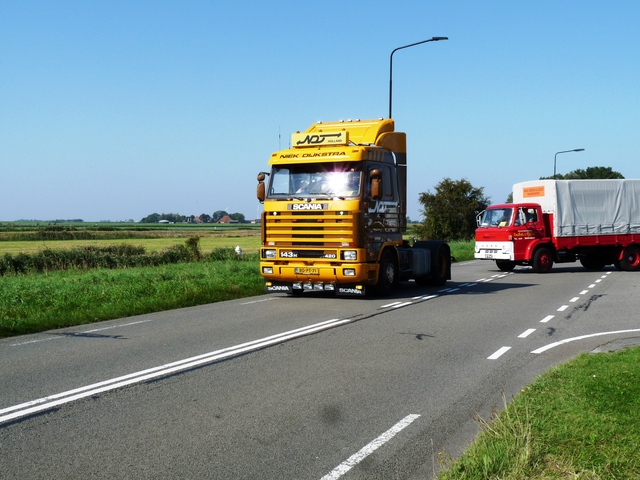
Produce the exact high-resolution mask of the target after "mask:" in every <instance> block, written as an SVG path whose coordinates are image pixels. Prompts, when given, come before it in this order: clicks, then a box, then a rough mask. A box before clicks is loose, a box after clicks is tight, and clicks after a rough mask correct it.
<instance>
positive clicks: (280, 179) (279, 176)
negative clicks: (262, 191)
mask: <svg viewBox="0 0 640 480" xmlns="http://www.w3.org/2000/svg"><path fill="white" fill-rule="evenodd" d="M360 184H361V172H360V171H359V170H358V169H356V168H354V167H353V165H348V164H343V163H341V164H313V165H287V166H278V167H273V169H272V170H271V183H270V185H269V192H268V194H267V197H268V198H309V197H314V198H326V197H338V198H347V197H357V196H358V195H360Z"/></svg>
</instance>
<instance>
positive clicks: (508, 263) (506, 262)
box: [496, 260, 516, 272]
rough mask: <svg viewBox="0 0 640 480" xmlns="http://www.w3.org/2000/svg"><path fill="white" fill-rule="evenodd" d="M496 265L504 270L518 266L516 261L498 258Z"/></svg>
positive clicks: (509, 270) (508, 270)
mask: <svg viewBox="0 0 640 480" xmlns="http://www.w3.org/2000/svg"><path fill="white" fill-rule="evenodd" d="M496 267H498V269H499V270H502V271H503V272H511V271H512V270H513V269H514V268H516V262H512V261H511V260H496Z"/></svg>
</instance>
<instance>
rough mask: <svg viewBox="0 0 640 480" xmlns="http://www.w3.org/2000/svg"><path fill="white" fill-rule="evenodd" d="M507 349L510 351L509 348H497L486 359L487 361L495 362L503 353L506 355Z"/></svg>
mask: <svg viewBox="0 0 640 480" xmlns="http://www.w3.org/2000/svg"><path fill="white" fill-rule="evenodd" d="M509 349H511V347H502V348H499V349H498V350H497V351H496V352H495V353H493V354H492V355H490V356H488V357H487V360H497V359H498V358H500V357H501V356H502V355H503V354H504V353H506V352H507V351H508V350H509Z"/></svg>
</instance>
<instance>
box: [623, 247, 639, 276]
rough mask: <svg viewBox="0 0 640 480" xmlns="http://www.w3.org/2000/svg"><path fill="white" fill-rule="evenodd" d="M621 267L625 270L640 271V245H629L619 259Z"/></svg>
mask: <svg viewBox="0 0 640 480" xmlns="http://www.w3.org/2000/svg"><path fill="white" fill-rule="evenodd" d="M619 263H620V269H621V270H624V271H625V272H637V271H640V246H638V245H627V246H626V247H625V249H624V251H623V252H622V258H621V259H620V261H619Z"/></svg>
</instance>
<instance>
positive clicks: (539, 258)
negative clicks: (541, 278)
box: [531, 247, 553, 273]
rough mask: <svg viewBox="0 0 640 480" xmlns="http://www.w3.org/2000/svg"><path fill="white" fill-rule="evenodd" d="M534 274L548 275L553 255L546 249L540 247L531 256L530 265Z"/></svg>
mask: <svg viewBox="0 0 640 480" xmlns="http://www.w3.org/2000/svg"><path fill="white" fill-rule="evenodd" d="M531 266H532V267H533V271H534V272H536V273H548V272H550V271H551V267H553V254H552V253H551V250H550V249H548V248H547V247H540V248H539V249H538V250H536V253H534V254H533V263H532V265H531Z"/></svg>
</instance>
